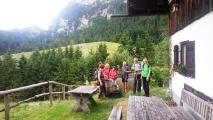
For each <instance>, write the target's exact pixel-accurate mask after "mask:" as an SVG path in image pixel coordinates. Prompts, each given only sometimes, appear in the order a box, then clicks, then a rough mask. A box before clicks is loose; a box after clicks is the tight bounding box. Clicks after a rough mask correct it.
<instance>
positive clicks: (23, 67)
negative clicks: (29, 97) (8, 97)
mask: <svg viewBox="0 0 213 120" xmlns="http://www.w3.org/2000/svg"><path fill="white" fill-rule="evenodd" d="M18 67H19V75H20V86H24V85H28V84H29V81H28V69H27V68H28V66H27V59H26V57H25V56H24V55H22V56H21V58H20V60H19V64H18Z"/></svg>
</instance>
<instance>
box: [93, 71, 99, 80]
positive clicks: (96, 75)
mask: <svg viewBox="0 0 213 120" xmlns="http://www.w3.org/2000/svg"><path fill="white" fill-rule="evenodd" d="M97 79H98V70H95V71H94V74H93V80H97Z"/></svg>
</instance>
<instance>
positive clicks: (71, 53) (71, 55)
mask: <svg viewBox="0 0 213 120" xmlns="http://www.w3.org/2000/svg"><path fill="white" fill-rule="evenodd" d="M73 54H74V50H73V46H70V47H69V53H68V58H69V59H73V56H74V55H73Z"/></svg>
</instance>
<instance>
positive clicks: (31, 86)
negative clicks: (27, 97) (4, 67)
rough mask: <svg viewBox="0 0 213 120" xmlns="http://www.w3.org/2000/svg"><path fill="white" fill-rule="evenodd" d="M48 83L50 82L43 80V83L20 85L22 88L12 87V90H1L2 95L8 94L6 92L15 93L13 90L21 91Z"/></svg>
mask: <svg viewBox="0 0 213 120" xmlns="http://www.w3.org/2000/svg"><path fill="white" fill-rule="evenodd" d="M46 84H48V82H41V83H37V84H33V85H29V86H24V87H20V88H15V89H10V90H5V91H0V95H6V94H10V93H13V92H19V91H23V90H27V89H31V88H34V87H38V86H42V85H46Z"/></svg>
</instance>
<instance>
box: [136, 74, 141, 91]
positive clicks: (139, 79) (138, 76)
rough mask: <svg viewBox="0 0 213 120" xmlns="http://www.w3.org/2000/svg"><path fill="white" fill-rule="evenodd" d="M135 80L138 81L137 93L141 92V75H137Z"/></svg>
mask: <svg viewBox="0 0 213 120" xmlns="http://www.w3.org/2000/svg"><path fill="white" fill-rule="evenodd" d="M137 81H138V93H140V92H141V75H137Z"/></svg>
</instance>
